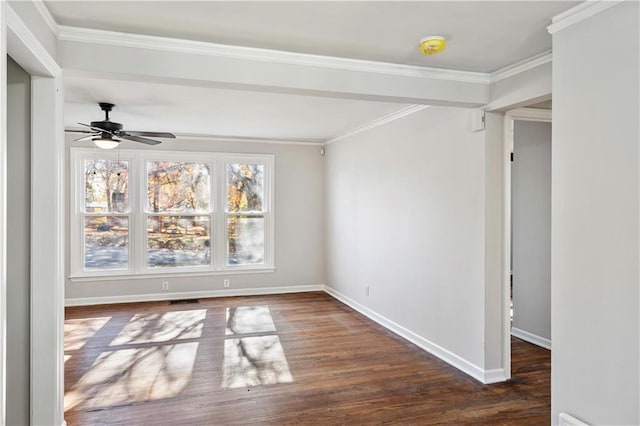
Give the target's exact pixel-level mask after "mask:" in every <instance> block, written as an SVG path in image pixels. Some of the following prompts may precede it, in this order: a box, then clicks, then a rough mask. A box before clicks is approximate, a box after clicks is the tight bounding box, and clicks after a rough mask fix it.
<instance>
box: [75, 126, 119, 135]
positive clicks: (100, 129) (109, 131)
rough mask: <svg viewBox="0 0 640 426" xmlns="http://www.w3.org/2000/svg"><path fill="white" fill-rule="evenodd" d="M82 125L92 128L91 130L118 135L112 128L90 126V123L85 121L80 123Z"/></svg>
mask: <svg viewBox="0 0 640 426" xmlns="http://www.w3.org/2000/svg"><path fill="white" fill-rule="evenodd" d="M78 124H79V125H81V126H86V127H88V128H90V129H91V130H93V131H94V132H98V133H107V134H109V135H111V136H118V135H116V134H115V133H114V132H112V131H111V130H107V129H102V128H100V127H94V126H90V125H88V124H84V123H78Z"/></svg>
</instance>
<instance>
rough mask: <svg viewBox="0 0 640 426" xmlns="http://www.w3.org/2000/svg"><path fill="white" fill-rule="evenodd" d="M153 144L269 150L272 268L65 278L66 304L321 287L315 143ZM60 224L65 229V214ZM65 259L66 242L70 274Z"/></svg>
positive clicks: (319, 160) (319, 164)
mask: <svg viewBox="0 0 640 426" xmlns="http://www.w3.org/2000/svg"><path fill="white" fill-rule="evenodd" d="M71 139H73V136H72V135H71V134H69V135H68V141H69V140H71ZM68 145H71V144H70V143H69V144H68ZM76 145H77V146H86V142H85V143H84V145H83V144H80V145H78V143H76ZM133 145H135V146H133ZM130 147H132V148H135V149H140V147H141V146H140V144H132V145H130ZM157 149H159V150H179V151H195V152H198V151H216V152H230V153H268V154H274V155H275V190H274V191H275V193H274V198H275V267H276V268H275V272H268V273H248V274H239V275H209V276H189V277H170V278H168V279H166V278H162V277H160V276H159V277H153V278H148V279H129V280H106V281H101V280H94V281H82V282H72V280H67V284H66V300H67V304H81V303H86V302H91V303H98V302H100V301H102V302H113V301H117V300H122V301H134V300H148V299H149V298H156V299H162V298H172V297H176V295H179V297H187V296H188V294H189V293H193V294H199V295H204V294H210V295H224V294H242V292H244V293H245V294H246V293H255V292H261V291H268V290H269V289H276V290H277V291H293V290H295V289H305V288H314V287H315V288H317V289H320V288H321V287H320V286H322V285H323V284H324V254H323V250H322V247H323V245H324V233H323V223H324V210H323V205H324V199H323V193H324V192H323V185H324V181H323V169H324V164H323V163H324V157H323V156H321V155H320V147H319V146H317V145H301V144H297V145H296V144H286V143H280V144H277V143H252V142H238V141H213V140H204V139H197V140H196V139H190V140H187V139H177V140H171V141H165V142H163V143H162V144H161V145H158V147H157ZM67 164H69V156H68V155H67ZM69 175H70V173H68V174H67V179H68V178H69ZM67 187H69V182H67ZM67 202H68V200H67ZM66 227H67V232H69V220H68V218H67V224H66ZM68 259H69V246H68V245H67V276H69V273H70V271H69V261H68ZM224 279H230V281H231V283H230V284H231V287H230V288H229V289H224V288H223V280H224ZM163 280H167V281H169V286H170V291H169V292H161V281H163ZM305 286H306V287H305ZM309 286H311V287H309ZM216 292H217V293H216Z"/></svg>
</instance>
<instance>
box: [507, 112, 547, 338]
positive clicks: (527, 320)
mask: <svg viewBox="0 0 640 426" xmlns="http://www.w3.org/2000/svg"><path fill="white" fill-rule="evenodd" d="M513 139H514V149H513V152H514V153H515V161H514V162H513V163H512V165H511V227H512V234H511V235H512V272H513V312H514V317H513V332H514V334H515V335H516V336H519V337H523V338H525V339H527V340H529V341H532V342H537V343H538V344H539V343H540V342H544V343H547V342H548V343H550V342H551V123H544V122H536V121H523V120H515V122H514V136H513Z"/></svg>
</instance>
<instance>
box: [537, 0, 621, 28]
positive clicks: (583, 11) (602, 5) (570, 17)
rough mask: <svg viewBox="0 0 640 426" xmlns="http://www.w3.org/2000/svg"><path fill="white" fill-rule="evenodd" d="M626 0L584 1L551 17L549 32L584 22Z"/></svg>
mask: <svg viewBox="0 0 640 426" xmlns="http://www.w3.org/2000/svg"><path fill="white" fill-rule="evenodd" d="M623 1H624V0H588V1H585V2H584V3H580V4H579V5H577V6H575V7H573V8H571V9H569V10H567V11H565V12H562V13H560V14H559V15H556V16H554V17H553V18H552V19H551V25H549V26H548V27H547V31H549V34H555V33H557V32H558V31H562V30H564V29H565V28H569V27H570V26H572V25H574V24H577V23H578V22H582V21H584V20H585V19H587V18H590V17H592V16H594V15H597V14H598V13H600V12H603V11H605V10H607V9H609V8H610V7H613V6H616V5H618V4H620V3H622V2H623Z"/></svg>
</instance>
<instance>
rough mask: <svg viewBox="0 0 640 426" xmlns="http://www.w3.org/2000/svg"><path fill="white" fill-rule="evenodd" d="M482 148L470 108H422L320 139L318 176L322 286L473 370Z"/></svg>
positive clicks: (479, 354) (480, 281) (481, 318)
mask: <svg viewBox="0 0 640 426" xmlns="http://www.w3.org/2000/svg"><path fill="white" fill-rule="evenodd" d="M498 142H500V140H498ZM485 148H486V147H485V132H484V131H480V132H472V131H471V130H470V125H469V110H465V109H458V108H445V107H431V108H427V109H425V110H422V111H420V112H417V113H414V114H412V115H410V116H407V117H404V118H401V119H398V120H396V121H393V122H391V123H388V124H385V125H382V126H380V127H377V128H375V129H372V130H368V131H366V132H363V133H360V134H357V135H355V136H351V137H349V138H347V139H343V140H340V141H337V142H335V143H333V144H331V145H329V146H328V147H327V163H326V166H327V167H326V174H325V179H326V184H325V187H326V196H325V197H326V233H327V240H326V243H327V245H326V262H327V276H326V281H327V285H328V286H330V288H331V290H332V291H334V292H336V293H337V294H339V295H342V296H344V297H347V298H349V299H350V300H351V301H353V302H354V303H357V304H358V305H360V306H361V307H363V308H364V309H366V310H369V311H372V312H374V313H375V314H376V315H378V316H379V317H380V318H383V319H384V320H385V321H387V322H388V323H392V324H395V325H396V326H397V327H398V328H399V329H401V330H404V331H405V332H406V334H409V335H412V336H416V339H417V340H420V341H423V342H428V343H427V345H428V346H430V347H431V348H435V349H437V350H438V351H439V352H440V353H441V354H442V353H445V354H446V356H447V357H449V361H453V362H459V365H466V366H472V367H471V370H473V369H474V368H475V369H477V370H478V371H480V370H483V369H484V366H485V364H484V362H485V359H484V357H485V353H484V350H485V333H484V327H485V308H486V307H485V305H484V301H485V293H484V292H485V241H486V239H485V208H486V202H485V193H486V186H485V182H486V176H485V172H486V170H485V160H486V158H485V154H486V152H485ZM498 191H499V188H498ZM498 270H499V266H498ZM499 287H500V285H499V284H498V285H497V288H498V291H499V290H500V289H499ZM498 299H499V297H498ZM496 303H498V305H499V304H500V302H499V300H498V301H497V302H496ZM498 329H499V325H498Z"/></svg>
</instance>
